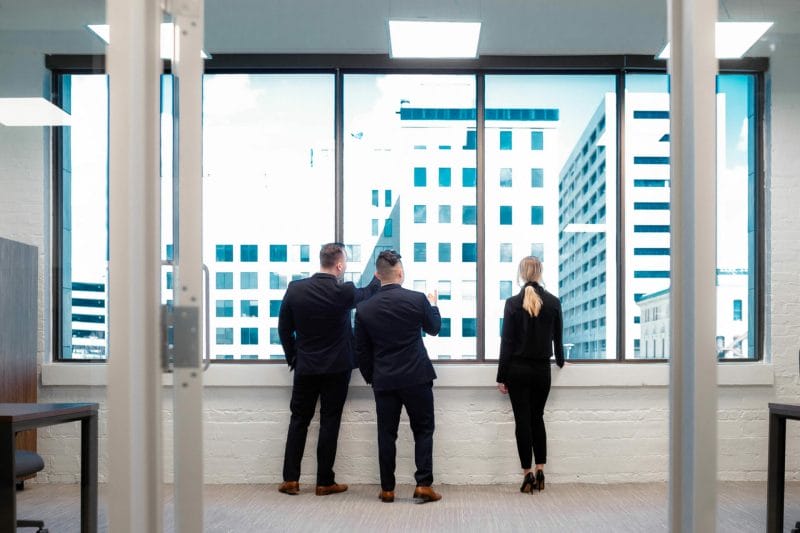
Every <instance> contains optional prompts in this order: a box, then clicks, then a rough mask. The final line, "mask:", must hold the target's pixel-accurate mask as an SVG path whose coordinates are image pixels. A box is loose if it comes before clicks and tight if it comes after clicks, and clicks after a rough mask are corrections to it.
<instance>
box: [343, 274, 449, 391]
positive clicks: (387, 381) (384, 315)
mask: <svg viewBox="0 0 800 533" xmlns="http://www.w3.org/2000/svg"><path fill="white" fill-rule="evenodd" d="M441 327H442V317H441V315H439V309H438V308H437V307H433V306H432V305H431V304H430V302H429V301H428V299H427V298H426V297H425V295H424V294H422V293H421V292H417V291H410V290H408V289H404V288H403V287H401V286H400V285H398V284H396V283H393V284H390V285H384V286H383V287H381V290H380V291H378V294H376V295H375V296H373V297H372V298H370V299H369V300H367V301H365V302H362V303H360V304H358V307H357V308H356V354H357V355H358V366H359V368H360V370H361V375H362V376H364V380H366V382H367V383H371V384H372V388H373V389H374V390H392V389H403V388H406V387H411V386H413V385H419V384H421V383H427V382H429V381H433V380H434V379H436V372H435V371H434V370H433V364H431V360H430V358H429V357H428V351H427V350H426V349H425V345H424V344H423V342H422V333H421V331H424V332H425V333H428V334H429V335H438V334H439V329H440V328H441Z"/></svg>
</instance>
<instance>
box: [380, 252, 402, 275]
mask: <svg viewBox="0 0 800 533" xmlns="http://www.w3.org/2000/svg"><path fill="white" fill-rule="evenodd" d="M400 257H401V256H400V254H398V253H397V252H396V251H394V250H384V251H382V252H381V253H379V254H378V258H377V259H376V260H375V270H377V271H378V274H380V275H386V274H388V273H389V272H390V271H391V270H392V269H393V268H394V267H395V265H397V263H399V262H400Z"/></svg>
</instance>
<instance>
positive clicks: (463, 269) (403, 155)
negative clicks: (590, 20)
mask: <svg viewBox="0 0 800 533" xmlns="http://www.w3.org/2000/svg"><path fill="white" fill-rule="evenodd" d="M475 117H476V109H475V79H474V77H472V76H424V75H409V76H406V75H348V76H345V79H344V132H345V133H344V171H345V175H344V235H345V240H346V241H347V242H352V243H360V244H361V245H362V250H363V253H362V255H361V260H360V261H359V262H352V261H351V263H350V267H349V268H351V269H354V270H360V271H361V272H362V273H363V274H362V277H361V279H360V284H362V285H363V284H365V283H367V282H368V281H369V279H370V278H371V277H372V275H373V272H374V271H375V268H374V263H375V257H376V255H377V254H378V253H379V252H380V251H381V250H384V249H395V250H398V251H399V252H400V253H401V254H402V255H403V265H404V267H405V272H406V280H407V282H406V286H407V287H408V288H413V289H414V290H420V291H425V290H426V289H427V290H428V291H432V290H434V289H437V290H438V291H439V308H440V311H441V313H442V317H443V318H444V320H443V323H444V325H443V326H442V334H440V335H439V336H438V337H432V336H430V335H429V336H426V337H425V344H426V346H427V348H428V353H429V354H430V356H431V358H433V359H451V358H452V359H471V358H475V357H476V353H477V352H476V342H477V341H476V338H475V332H476V328H477V326H476V323H477V322H476V321H477V309H476V303H475V297H474V283H475V281H474V280H475V278H476V275H477V274H476V261H477V248H476V242H477V238H476V235H477V234H476V223H477V210H476V203H477V202H476V190H477V189H476V188H475V184H476V177H475V176H476V175H475V154H476V150H475V147H476V144H475V139H476V137H475V120H476V118H475ZM374 191H377V192H378V194H377V195H375V194H374ZM381 191H384V192H383V193H382V192H381ZM381 194H384V196H385V198H386V199H387V202H386V203H384V204H380V205H378V204H379V203H378V202H375V201H373V199H374V198H375V197H376V196H380V195H381ZM389 198H391V200H392V203H391V205H389V202H388V199H389ZM443 202H447V203H446V204H445V203H443ZM374 221H377V226H378V227H377V228H376V227H375V222H374ZM376 230H377V231H376ZM412 280H413V281H412ZM470 287H471V288H470ZM470 291H471V295H470Z"/></svg>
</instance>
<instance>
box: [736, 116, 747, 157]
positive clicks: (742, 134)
mask: <svg viewBox="0 0 800 533" xmlns="http://www.w3.org/2000/svg"><path fill="white" fill-rule="evenodd" d="M749 136H750V135H749V133H748V131H747V117H745V118H743V119H742V128H741V129H740V130H739V142H738V143H737V144H736V149H737V150H739V151H742V152H747V149H748V138H749Z"/></svg>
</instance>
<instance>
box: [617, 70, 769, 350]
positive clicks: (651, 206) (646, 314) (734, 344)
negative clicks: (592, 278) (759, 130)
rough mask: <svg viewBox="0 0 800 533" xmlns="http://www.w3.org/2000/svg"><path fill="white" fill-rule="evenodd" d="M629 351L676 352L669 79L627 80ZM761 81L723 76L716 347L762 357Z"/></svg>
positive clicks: (719, 88)
mask: <svg viewBox="0 0 800 533" xmlns="http://www.w3.org/2000/svg"><path fill="white" fill-rule="evenodd" d="M626 86H627V92H626V106H627V111H626V115H627V116H626V120H627V122H626V143H627V149H626V154H627V161H626V190H627V191H628V193H627V194H626V199H627V200H626V209H627V217H626V242H627V247H626V248H627V251H626V261H627V264H628V268H627V277H626V280H625V281H626V301H627V304H628V305H627V313H626V318H625V320H626V328H627V331H628V335H627V337H628V338H627V341H626V351H625V353H626V356H627V357H633V358H645V359H647V358H664V357H669V343H670V339H669V328H670V324H669V285H670V280H669V270H670V250H669V246H670V211H669V209H670V204H669V200H670V176H669V94H668V87H667V76H666V75H643V74H639V75H630V76H628V77H627V79H626ZM754 124H755V77H754V76H753V75H750V74H722V75H720V76H718V77H717V350H718V355H719V357H720V358H733V359H742V358H753V357H755V356H756V353H755V344H754V343H755V338H753V337H752V336H751V335H750V332H754V331H755V328H754V321H755V315H754V313H752V312H751V310H752V309H754V301H755V300H754V298H755V250H756V246H755V238H756V237H755V232H756V227H755V201H756V199H755V173H756V168H755V134H756V128H755V125H754Z"/></svg>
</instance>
